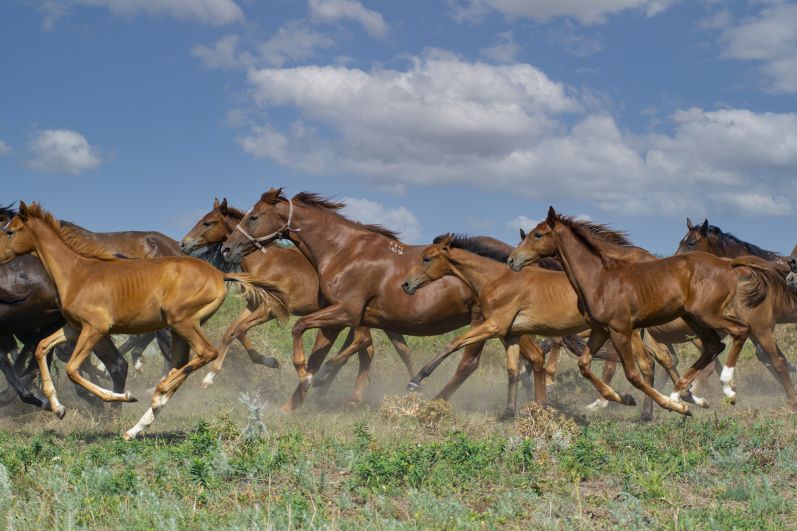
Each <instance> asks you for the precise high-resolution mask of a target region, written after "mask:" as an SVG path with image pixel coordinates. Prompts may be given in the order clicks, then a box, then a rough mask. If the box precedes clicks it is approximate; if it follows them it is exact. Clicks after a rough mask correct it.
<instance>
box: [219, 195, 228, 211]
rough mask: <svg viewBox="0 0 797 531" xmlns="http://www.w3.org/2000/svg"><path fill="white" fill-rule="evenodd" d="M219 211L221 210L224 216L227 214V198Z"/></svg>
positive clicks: (220, 205) (222, 202) (223, 200)
mask: <svg viewBox="0 0 797 531" xmlns="http://www.w3.org/2000/svg"><path fill="white" fill-rule="evenodd" d="M219 209H220V210H221V213H222V214H226V213H227V198H226V197H225V198H224V199H222V200H221V203H220V204H219Z"/></svg>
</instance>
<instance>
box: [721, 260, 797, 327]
mask: <svg viewBox="0 0 797 531" xmlns="http://www.w3.org/2000/svg"><path fill="white" fill-rule="evenodd" d="M731 265H732V266H733V267H748V268H750V269H753V270H754V272H755V273H754V274H753V275H752V276H751V277H748V278H746V279H744V281H743V282H742V283H741V284H740V285H739V289H738V294H739V295H738V296H740V297H741V300H742V301H743V302H744V304H745V306H747V307H748V308H755V307H756V306H758V305H760V304H761V303H762V302H764V299H766V298H768V297H769V298H770V300H771V301H772V303H773V306H774V307H775V308H777V309H778V310H780V311H783V310H785V311H787V312H789V313H797V294H795V293H794V291H793V290H791V289H790V288H789V286H788V285H787V283H786V278H785V276H784V274H783V273H784V271H782V269H784V266H778V265H773V263H772V262H770V261H769V260H767V259H766V258H762V257H760V256H754V255H748V256H740V257H738V258H734V259H733V260H732V261H731ZM776 312H777V310H776Z"/></svg>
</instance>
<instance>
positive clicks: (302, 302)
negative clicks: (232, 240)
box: [180, 199, 415, 403]
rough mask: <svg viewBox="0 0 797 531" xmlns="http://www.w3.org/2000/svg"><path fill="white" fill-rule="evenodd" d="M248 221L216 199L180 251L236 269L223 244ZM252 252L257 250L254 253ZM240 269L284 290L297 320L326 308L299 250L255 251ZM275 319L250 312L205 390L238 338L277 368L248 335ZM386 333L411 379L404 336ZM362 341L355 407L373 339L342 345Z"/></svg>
mask: <svg viewBox="0 0 797 531" xmlns="http://www.w3.org/2000/svg"><path fill="white" fill-rule="evenodd" d="M243 217H244V213H243V212H241V211H240V210H238V209H236V208H233V207H230V206H228V205H227V199H223V200H222V201H219V200H218V199H216V200H215V201H214V202H213V209H212V210H211V211H210V212H208V213H207V214H205V215H204V216H202V218H201V219H200V220H199V221H198V222H197V223H196V225H194V227H193V228H192V229H191V230H190V231H189V232H188V234H186V236H185V237H184V238H183V240H182V241H181V242H180V249H181V250H182V251H183V252H184V253H186V254H189V255H192V256H196V257H198V258H202V259H203V260H207V261H209V262H210V263H211V264H213V265H214V266H216V267H217V268H220V269H221V270H222V271H224V270H225V269H227V268H229V267H232V265H233V264H230V263H229V262H226V261H225V260H224V259H223V257H222V256H221V247H222V243H223V242H224V240H225V239H226V238H227V237H228V236H229V235H230V234H231V233H233V232H235V227H237V226H238V224H239V223H240V222H241V219H243ZM253 250H256V249H254V248H253ZM240 266H241V269H242V270H243V271H245V272H247V273H250V274H252V275H255V276H256V277H258V278H261V279H263V280H267V281H270V282H274V283H276V284H277V285H279V286H280V289H281V291H282V292H283V293H284V294H285V297H286V299H287V304H288V310H289V311H290V313H291V314H292V315H296V316H303V315H308V314H310V313H313V312H316V311H318V310H319V308H321V307H322V306H325V305H326V302H325V301H324V300H323V296H322V295H321V294H320V293H319V289H318V273H317V272H316V270H315V269H313V266H312V265H311V264H310V262H308V261H307V258H305V257H304V255H303V254H302V253H301V252H299V250H298V249H296V248H293V247H290V248H287V247H280V246H278V245H272V246H270V247H269V249H268V252H251V253H249V254H247V255H246V256H244V257H243V259H242V260H241V263H240ZM273 318H274V316H273V315H272V314H271V312H270V311H269V310H268V308H261V307H259V308H255V309H253V310H250V309H249V308H245V309H244V310H243V312H241V315H240V316H239V317H238V318H237V319H236V320H235V321H234V322H233V323H231V324H230V326H229V327H228V328H227V331H226V332H225V333H224V336H223V338H222V341H221V345H220V346H219V357H218V358H216V360H215V361H214V362H213V363H211V364H210V370H209V371H208V374H207V375H206V376H205V379H204V380H203V385H204V386H208V385H211V384H212V383H213V378H214V377H215V375H216V374H217V373H218V372H219V371H220V370H221V366H222V363H223V362H224V357H225V356H226V354H227V350H228V349H229V346H230V343H232V341H233V339H235V338H238V340H239V341H240V342H241V344H242V345H243V346H244V348H245V349H246V352H247V353H248V354H249V358H250V359H251V361H252V363H259V364H262V365H266V366H268V367H274V366H277V360H276V359H274V358H272V357H265V356H263V355H262V354H260V353H258V352H257V350H256V349H255V346H254V345H253V344H252V343H251V342H250V341H249V339H248V337H247V335H246V333H247V332H248V331H249V330H250V329H251V328H252V327H254V326H257V325H259V324H262V323H265V322H266V321H269V320H270V319H273ZM327 333H329V331H328V332H327ZM386 334H387V336H388V339H389V340H390V342H391V343H392V344H393V347H394V348H395V349H396V352H397V353H398V355H399V357H400V358H401V361H402V362H403V363H404V366H405V367H406V368H407V371H408V372H409V373H410V376H412V375H413V374H415V371H414V368H413V366H412V358H411V355H410V350H409V347H407V343H406V341H405V340H404V337H403V336H402V335H401V334H395V333H393V332H389V331H388V332H386ZM363 336H365V339H364V341H365V343H366V346H364V347H362V348H360V350H359V358H360V370H359V374H358V377H357V383H356V385H355V389H354V391H353V393H352V396H351V399H350V401H351V402H353V403H359V402H361V401H362V399H363V395H364V393H365V387H366V384H367V380H368V370H369V368H370V365H371V359H372V358H373V340H372V339H371V337H370V331H369V330H368V329H367V328H365V327H360V328H357V329H352V331H351V332H350V333H349V337H348V338H347V341H346V342H345V343H344V346H343V348H344V349H347V348H348V347H349V345H351V344H355V343H362V342H363V341H362V340H361V339H360V338H361V337H363ZM330 346H331V345H330ZM352 353H353V352H352ZM318 380H319V379H318V378H316V382H314V383H317V382H318ZM332 381H333V378H332V377H331V376H330V377H329V378H327V384H329V383H331V382H332Z"/></svg>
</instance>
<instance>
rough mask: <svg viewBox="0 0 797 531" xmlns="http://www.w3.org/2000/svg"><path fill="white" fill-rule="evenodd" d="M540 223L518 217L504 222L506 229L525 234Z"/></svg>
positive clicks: (537, 220) (524, 217)
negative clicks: (521, 231)
mask: <svg viewBox="0 0 797 531" xmlns="http://www.w3.org/2000/svg"><path fill="white" fill-rule="evenodd" d="M540 221H542V220H539V219H536V220H535V219H530V218H527V217H526V216H518V217H516V218H515V219H512V220H510V221H507V222H506V228H508V229H515V230H518V229H521V230H523V231H525V232H528V231H530V230H531V229H533V228H534V227H536V226H537V224H539V222H540Z"/></svg>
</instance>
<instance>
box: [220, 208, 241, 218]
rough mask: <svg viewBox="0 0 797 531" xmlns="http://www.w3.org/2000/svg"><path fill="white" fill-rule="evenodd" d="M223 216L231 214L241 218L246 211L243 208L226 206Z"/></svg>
mask: <svg viewBox="0 0 797 531" xmlns="http://www.w3.org/2000/svg"><path fill="white" fill-rule="evenodd" d="M224 215H225V216H231V217H234V218H238V219H243V218H244V216H245V215H246V213H245V212H244V211H243V210H240V209H238V208H235V207H231V206H228V207H227V210H226V212H224Z"/></svg>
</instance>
